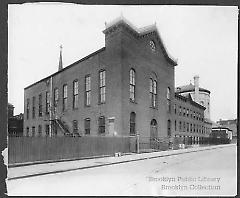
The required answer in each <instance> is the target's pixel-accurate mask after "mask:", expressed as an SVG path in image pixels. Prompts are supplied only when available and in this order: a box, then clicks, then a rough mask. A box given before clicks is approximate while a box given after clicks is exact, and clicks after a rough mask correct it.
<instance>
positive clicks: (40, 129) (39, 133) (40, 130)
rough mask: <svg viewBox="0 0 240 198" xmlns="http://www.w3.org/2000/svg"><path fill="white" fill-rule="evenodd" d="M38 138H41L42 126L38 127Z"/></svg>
mask: <svg viewBox="0 0 240 198" xmlns="http://www.w3.org/2000/svg"><path fill="white" fill-rule="evenodd" d="M38 136H39V137H40V136H42V125H38Z"/></svg>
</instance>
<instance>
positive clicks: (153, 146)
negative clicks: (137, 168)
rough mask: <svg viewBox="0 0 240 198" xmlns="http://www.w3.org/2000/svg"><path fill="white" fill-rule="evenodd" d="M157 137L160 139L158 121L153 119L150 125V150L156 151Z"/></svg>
mask: <svg viewBox="0 0 240 198" xmlns="http://www.w3.org/2000/svg"><path fill="white" fill-rule="evenodd" d="M157 137H158V132H157V121H156V120H155V119H152V120H151V123H150V148H151V149H156V147H157V142H156V138H157Z"/></svg>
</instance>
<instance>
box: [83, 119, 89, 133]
mask: <svg viewBox="0 0 240 198" xmlns="http://www.w3.org/2000/svg"><path fill="white" fill-rule="evenodd" d="M84 128H85V134H86V135H90V118H86V119H85V120H84Z"/></svg>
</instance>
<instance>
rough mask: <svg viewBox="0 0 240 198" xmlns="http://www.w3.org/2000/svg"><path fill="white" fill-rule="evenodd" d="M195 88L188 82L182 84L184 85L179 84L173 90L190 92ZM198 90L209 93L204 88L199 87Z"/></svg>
mask: <svg viewBox="0 0 240 198" xmlns="http://www.w3.org/2000/svg"><path fill="white" fill-rule="evenodd" d="M194 90H195V86H194V85H193V84H191V83H190V84H189V85H184V86H179V87H176V89H175V92H176V93H184V92H192V91H194ZM199 91H202V92H207V93H209V94H210V91H209V90H207V89H204V88H201V87H199Z"/></svg>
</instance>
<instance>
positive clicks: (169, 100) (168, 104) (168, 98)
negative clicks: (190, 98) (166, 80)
mask: <svg viewBox="0 0 240 198" xmlns="http://www.w3.org/2000/svg"><path fill="white" fill-rule="evenodd" d="M170 95H171V94H170V88H169V87H168V88H167V106H168V112H169V113H170V112H171V97H170Z"/></svg>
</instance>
